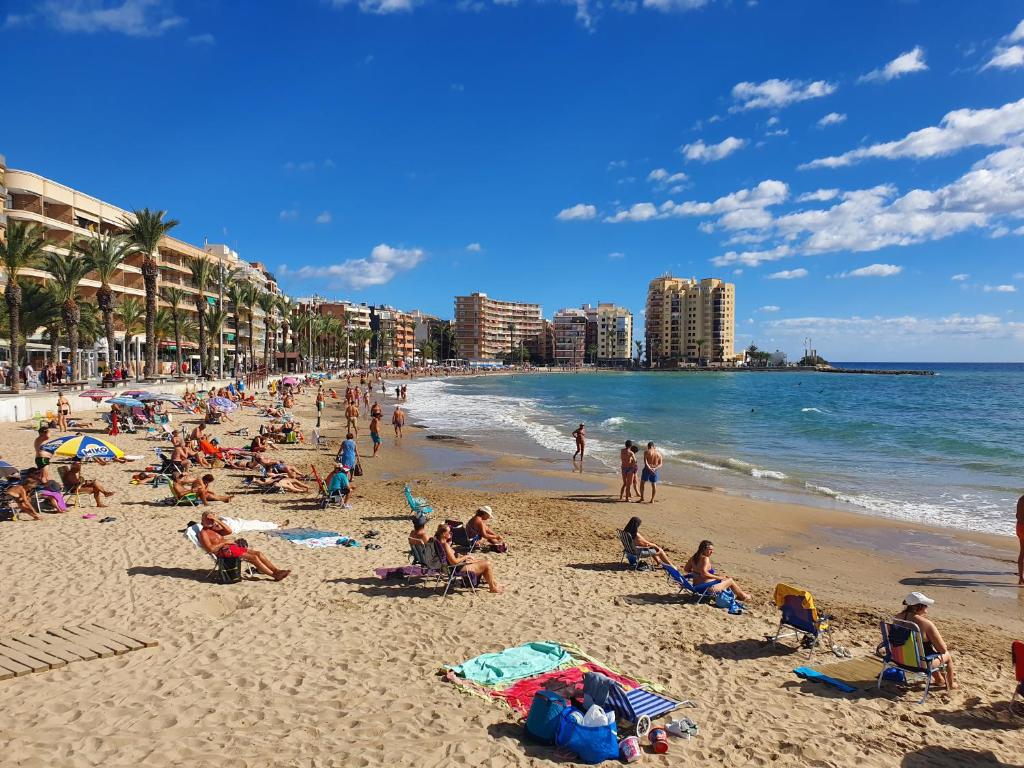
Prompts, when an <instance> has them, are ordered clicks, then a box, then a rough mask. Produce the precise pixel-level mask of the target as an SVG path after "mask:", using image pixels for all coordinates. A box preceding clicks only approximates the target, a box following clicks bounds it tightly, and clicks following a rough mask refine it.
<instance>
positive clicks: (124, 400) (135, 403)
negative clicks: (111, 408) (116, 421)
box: [107, 395, 144, 408]
mask: <svg viewBox="0 0 1024 768" xmlns="http://www.w3.org/2000/svg"><path fill="white" fill-rule="evenodd" d="M107 402H108V403H110V404H111V405H123V406H125V407H127V408H141V407H142V406H143V405H144V403H143V402H142V401H141V400H138V399H136V398H134V397H125V396H124V395H121V396H120V397H112V398H111V399H110V400H107Z"/></svg>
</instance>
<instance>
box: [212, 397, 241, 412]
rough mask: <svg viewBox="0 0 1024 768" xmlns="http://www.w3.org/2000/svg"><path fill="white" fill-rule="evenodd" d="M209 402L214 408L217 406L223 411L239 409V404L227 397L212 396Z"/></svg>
mask: <svg viewBox="0 0 1024 768" xmlns="http://www.w3.org/2000/svg"><path fill="white" fill-rule="evenodd" d="M207 403H209V405H210V406H212V407H213V408H217V409H218V410H221V411H237V410H238V404H237V403H235V402H233V401H231V400H228V399H227V398H226V397H211V398H210V399H209V400H208V401H207Z"/></svg>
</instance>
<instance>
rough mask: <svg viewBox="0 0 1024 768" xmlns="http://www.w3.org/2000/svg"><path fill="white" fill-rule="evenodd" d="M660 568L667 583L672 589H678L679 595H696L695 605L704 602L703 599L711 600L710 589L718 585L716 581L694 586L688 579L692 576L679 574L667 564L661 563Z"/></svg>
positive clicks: (676, 569)
mask: <svg viewBox="0 0 1024 768" xmlns="http://www.w3.org/2000/svg"><path fill="white" fill-rule="evenodd" d="M661 567H662V568H664V569H665V576H666V577H667V578H668V583H669V584H671V585H672V586H674V587H679V594H682V593H683V592H686V593H688V594H691V595H696V596H697V605H700V604H701V603H702V602H704V600H705V598H707V599H709V600H710V599H713V598H712V596H713V593H712V591H711V588H712V587H713V586H715V585H716V584H717V583H718V582H717V581H709V582H707V583H706V584H694V583H693V581H692V580H691V579H690V576H691V575H692V574H689V573H687V574H683V573H680V572H679V569H678V568H673V567H672V566H671V565H669V564H668V563H662V564H661Z"/></svg>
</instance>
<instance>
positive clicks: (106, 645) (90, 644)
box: [47, 627, 131, 656]
mask: <svg viewBox="0 0 1024 768" xmlns="http://www.w3.org/2000/svg"><path fill="white" fill-rule="evenodd" d="M47 634H50V635H53V636H54V637H59V638H60V639H61V640H67V641H68V642H71V643H77V644H78V645H83V646H85V647H86V648H88V649H89V650H91V651H95V652H96V653H98V654H100V656H102V655H103V654H104V653H107V652H108V651H109V652H110V653H113V654H114V655H115V656H120V655H121V654H124V653H128V651H130V650H131V649H130V648H128V647H126V646H124V645H121V644H120V643H115V642H114V641H113V640H107V639H105V638H101V637H97V636H96V635H94V634H92V633H91V632H90V633H86V632H82V631H81V630H78V629H75V628H73V627H64V628H63V629H51V630H49V631H48V632H47Z"/></svg>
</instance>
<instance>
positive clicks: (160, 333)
mask: <svg viewBox="0 0 1024 768" xmlns="http://www.w3.org/2000/svg"><path fill="white" fill-rule="evenodd" d="M155 320H156V322H155V323H153V340H154V343H155V344H156V346H157V348H159V347H160V345H161V344H163V343H164V342H166V341H167V340H168V339H170V338H171V334H173V333H174V318H173V317H172V316H171V313H170V312H169V311H168V310H167V307H160V309H158V310H157V311H156V318H155Z"/></svg>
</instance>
